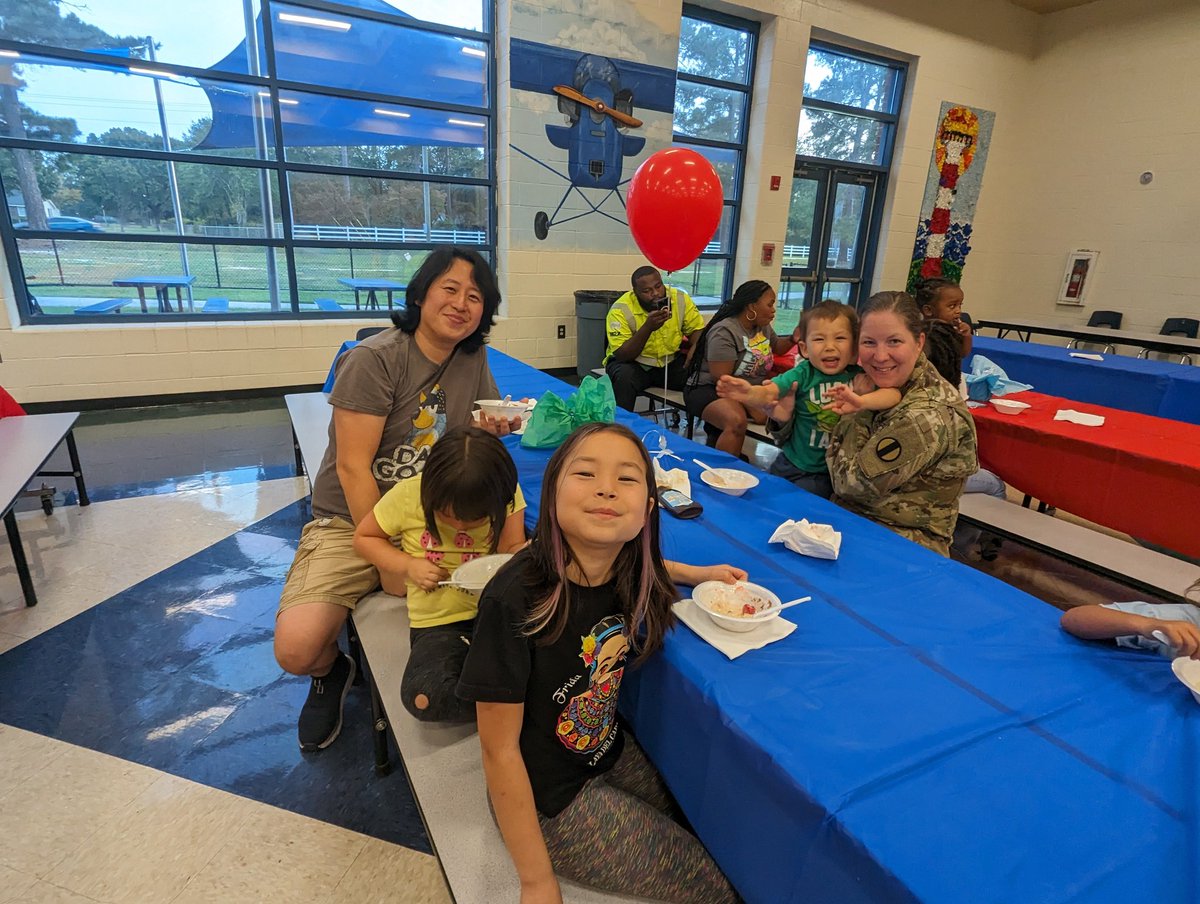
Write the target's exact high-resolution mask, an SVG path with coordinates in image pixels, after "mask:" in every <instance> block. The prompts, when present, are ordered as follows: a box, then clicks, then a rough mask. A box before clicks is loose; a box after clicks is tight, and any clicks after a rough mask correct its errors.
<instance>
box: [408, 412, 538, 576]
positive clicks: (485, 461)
mask: <svg viewBox="0 0 1200 904" xmlns="http://www.w3.org/2000/svg"><path fill="white" fill-rule="evenodd" d="M516 492H517V467H516V465H514V464H513V460H512V456H510V455H509V454H508V450H507V449H505V448H504V443H502V442H500V440H498V439H497V438H496V437H494V436H492V434H490V433H488V432H487V431H486V430H480V429H479V428H478V427H452V428H451V429H449V430H447V431H446V433H445V435H444V436H443V437H442V438H441V439H439V440H438V441H437V442H436V443H434V444H433V449H431V450H430V452H429V458H428V459H427V460H426V461H425V469H424V470H423V471H422V472H421V510H422V511H423V512H424V513H425V529H426V530H428V531H429V533H431V534H433V536H435V537H436V536H438V535H439V532H438V526H437V519H436V515H437V513H438V512H453V514H454V517H455V518H458V519H460V520H462V521H478V520H479V519H480V518H487V519H488V522H489V523H490V524H491V527H492V535H491V545H490V550H491V551H492V552H495V551H496V549H497V548H498V547H499V545H500V531H501V530H503V529H504V521H505V519H506V518H507V517H508V506H509V503H510V502H512V499H513V495H514V494H515V493H516Z"/></svg>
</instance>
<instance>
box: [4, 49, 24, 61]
mask: <svg viewBox="0 0 1200 904" xmlns="http://www.w3.org/2000/svg"><path fill="white" fill-rule="evenodd" d="M20 56H21V54H19V53H17V52H16V51H15V50H0V57H8V58H9V59H10V60H15V59H19V58H20Z"/></svg>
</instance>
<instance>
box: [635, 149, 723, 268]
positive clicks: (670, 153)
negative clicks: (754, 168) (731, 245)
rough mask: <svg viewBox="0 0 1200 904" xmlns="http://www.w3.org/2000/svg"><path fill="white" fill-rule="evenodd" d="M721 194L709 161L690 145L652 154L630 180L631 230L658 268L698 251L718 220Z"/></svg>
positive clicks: (684, 260) (680, 265)
mask: <svg viewBox="0 0 1200 904" xmlns="http://www.w3.org/2000/svg"><path fill="white" fill-rule="evenodd" d="M723 199H724V195H723V193H722V191H721V180H720V178H719V177H718V176H717V171H716V170H715V169H713V165H712V164H711V163H709V162H708V161H707V160H706V159H705V158H704V157H702V156H700V155H699V154H697V153H696V152H695V151H693V150H690V149H688V148H667V149H665V150H662V151H658V152H657V153H655V154H651V155H650V156H649V157H648V158H646V160H645V161H644V162H643V163H642V165H641V166H639V167H638V168H637V172H636V173H634V174H633V179H632V180H630V182H629V198H628V201H627V202H626V207H627V209H628V213H629V231H630V232H631V233H632V234H633V240H634V241H635V242H637V245H638V247H639V248H641V249H642V253H643V254H644V255H646V258H647V259H648V260H649V261H650V263H652V264H654V266H656V267H658V268H660V269H662V270H668V271H669V270H680V269H682V268H683V267H686V266H687V265H688V264H690V263H691V262H692V261H694V260H695V259H696V258H698V257H699V256H700V252H702V251H703V250H704V248H705V246H706V245H708V243H709V242H711V241H712V237H713V236H714V235H715V234H716V231H717V226H718V225H719V224H720V222H721V207H722V203H723Z"/></svg>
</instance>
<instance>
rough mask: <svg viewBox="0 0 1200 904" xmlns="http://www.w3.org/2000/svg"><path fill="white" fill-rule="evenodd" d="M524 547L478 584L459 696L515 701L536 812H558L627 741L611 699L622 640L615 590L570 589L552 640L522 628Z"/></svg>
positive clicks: (622, 662)
mask: <svg viewBox="0 0 1200 904" xmlns="http://www.w3.org/2000/svg"><path fill="white" fill-rule="evenodd" d="M529 558H530V556H529V551H528V550H521V552H519V553H517V554H516V555H515V556H514V557H513V558H512V560H511V561H510V562H509V563H508V564H507V565H506V566H505V567H504V568H503V569H502V570H501V571H500V573H499V574H497V575H496V577H494V578H493V579H492V580H491V581H490V582H489V583H488V585H487V587H486V588H484V591H483V594H482V596H481V597H480V599H479V615H478V617H477V619H476V622H475V633H474V636H473V637H472V639H471V650H470V652H469V653H468V654H467V661H466V663H465V664H464V665H463V671H462V677H461V678H460V680H459V684H458V695H459V696H460V697H462V698H463V699H464V700H474V701H476V702H478V703H520V704H523V705H524V707H525V712H524V717H523V720H522V724H521V738H520V745H521V756H522V758H523V759H524V761H525V768H526V771H527V772H528V774H529V783H530V785H531V786H532V788H533V799H534V803H535V804H536V805H537V809H538V812H539V813H541V814H542V815H544V816H556V815H558V814H559V813H560V812H562V810H563V808H564V807H566V806H567V804H569V803H570V802H571V801H572V800H573V799H574V798H575V795H576V794H578V793H579V789H580V788H582V787H583V785H584V783H585V782H587V781H588V779H591V778H595V777H596V776H598V775H601V774H603V773H605V772H607V771H608V770H609V769H611V768H612V767H613V765H614V764H615V763H616V761H617V759H618V758H619V757H620V755H621V751H622V749H623V748H624V746H625V730H624V725H623V724H622V722H621V719H620V717H619V716H618V714H617V697H618V692H619V690H620V687H621V680H622V677H623V676H624V674H625V668H626V656H627V654H628V652H629V637H628V633H627V631H626V628H625V620H624V618H623V617H622V615H621V610H620V603H619V602H618V599H617V593H616V587H615V586H614V584H613V583H612V582H611V581H610V582H609V583H606V584H602V585H600V586H598V587H583V586H580V585H578V584H571V585H570V588H569V589H570V600H571V601H570V604H569V608H568V610H567V613H568V614H567V623H566V625H565V626H564V629H563V633H562V634H561V636H560V637H559V639H558V640H557V641H556V642H555V643H551V644H544V643H538V642H537V641H536V640H535V639H534V638H532V637H529V636H527V635H526V634H525V633H524V625H525V623H526V621H527V619H528V618H529V613H530V611H531V609H532V608H533V604H534V602H535V601H534V600H533V599H532V594H533V590H532V587H531V585H532V584H534V583H536V582H535V581H534V580H533V578H532V576H531V575H530V573H529V566H530V561H529Z"/></svg>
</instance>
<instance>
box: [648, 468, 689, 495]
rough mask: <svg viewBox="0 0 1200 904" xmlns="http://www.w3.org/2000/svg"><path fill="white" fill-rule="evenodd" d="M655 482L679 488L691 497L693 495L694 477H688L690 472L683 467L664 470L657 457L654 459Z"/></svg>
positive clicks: (671, 487) (657, 484)
mask: <svg viewBox="0 0 1200 904" xmlns="http://www.w3.org/2000/svg"><path fill="white" fill-rule="evenodd" d="M654 482H655V485H656V486H660V487H667V488H668V489H671V490H678V491H679V492H681V493H683V495H684V496H687V497H688V498H689V499H690V498H691V496H692V479H691V478H690V477H688V472H687V471H685V470H683V468H672V469H671V470H669V471H667V470H664V469H663V466H662V465H660V464H659V463H658V459H657V458H656V459H655V460H654Z"/></svg>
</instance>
